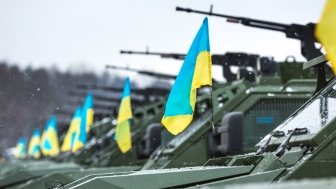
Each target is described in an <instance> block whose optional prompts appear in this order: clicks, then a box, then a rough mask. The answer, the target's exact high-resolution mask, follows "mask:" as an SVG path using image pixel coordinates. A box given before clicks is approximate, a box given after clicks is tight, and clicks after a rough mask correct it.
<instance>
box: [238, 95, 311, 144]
mask: <svg viewBox="0 0 336 189" xmlns="http://www.w3.org/2000/svg"><path fill="white" fill-rule="evenodd" d="M306 101H307V99H263V100H260V101H259V102H257V103H256V104H255V105H254V106H253V107H252V108H250V109H249V110H248V111H247V112H245V113H244V148H253V147H254V146H255V144H256V143H258V142H259V141H260V140H261V138H262V137H264V136H265V135H266V134H268V133H269V132H271V131H272V130H273V129H274V128H275V127H276V126H278V125H279V124H280V123H281V122H282V121H284V120H285V119H286V118H287V117H288V116H290V115H291V114H292V113H293V112H294V111H295V110H297V109H298V108H299V107H300V106H301V105H302V104H303V103H305V102H306Z"/></svg>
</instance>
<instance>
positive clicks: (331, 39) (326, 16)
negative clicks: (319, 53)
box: [316, 0, 336, 74]
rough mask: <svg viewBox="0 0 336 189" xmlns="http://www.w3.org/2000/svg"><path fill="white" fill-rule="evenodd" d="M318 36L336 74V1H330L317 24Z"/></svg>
mask: <svg viewBox="0 0 336 189" xmlns="http://www.w3.org/2000/svg"><path fill="white" fill-rule="evenodd" d="M316 36H317V38H318V40H319V41H320V42H321V44H322V45H323V46H324V48H325V50H326V51H327V58H328V60H330V62H331V65H332V69H333V71H334V74H336V1H335V0H328V1H327V4H326V6H325V8H324V11H323V13H322V16H321V19H320V22H319V23H318V24H317V29H316Z"/></svg>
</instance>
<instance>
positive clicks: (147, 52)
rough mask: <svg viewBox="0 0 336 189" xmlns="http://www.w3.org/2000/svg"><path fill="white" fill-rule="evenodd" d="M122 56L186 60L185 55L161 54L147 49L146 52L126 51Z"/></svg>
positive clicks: (122, 51) (122, 52) (121, 52)
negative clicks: (141, 55) (135, 55)
mask: <svg viewBox="0 0 336 189" xmlns="http://www.w3.org/2000/svg"><path fill="white" fill-rule="evenodd" d="M120 54H143V55H155V56H160V57H161V58H173V59H177V60H184V58H185V56H186V55H185V54H181V53H160V52H149V50H148V49H146V51H145V52H143V51H124V50H121V51H120Z"/></svg>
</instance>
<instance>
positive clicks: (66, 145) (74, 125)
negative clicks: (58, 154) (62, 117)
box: [61, 107, 81, 152]
mask: <svg viewBox="0 0 336 189" xmlns="http://www.w3.org/2000/svg"><path fill="white" fill-rule="evenodd" d="M80 121H81V108H80V107H78V108H76V110H75V113H74V115H73V117H72V120H71V122H70V126H69V128H68V131H67V133H66V135H65V137H64V140H63V144H62V148H61V151H62V152H68V151H72V147H73V146H74V142H75V137H76V134H77V133H79V129H80Z"/></svg>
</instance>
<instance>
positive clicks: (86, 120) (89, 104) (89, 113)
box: [72, 94, 94, 153]
mask: <svg viewBox="0 0 336 189" xmlns="http://www.w3.org/2000/svg"><path fill="white" fill-rule="evenodd" d="M93 115H94V112H93V97H92V95H91V94H88V95H87V96H86V99H85V102H84V105H83V108H82V111H81V118H80V119H81V121H80V127H79V132H78V133H76V136H75V141H74V145H73V148H72V152H73V153H75V152H77V151H78V150H79V149H81V148H83V147H84V145H85V143H86V140H87V133H88V132H89V130H90V127H91V125H92V123H93Z"/></svg>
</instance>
